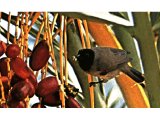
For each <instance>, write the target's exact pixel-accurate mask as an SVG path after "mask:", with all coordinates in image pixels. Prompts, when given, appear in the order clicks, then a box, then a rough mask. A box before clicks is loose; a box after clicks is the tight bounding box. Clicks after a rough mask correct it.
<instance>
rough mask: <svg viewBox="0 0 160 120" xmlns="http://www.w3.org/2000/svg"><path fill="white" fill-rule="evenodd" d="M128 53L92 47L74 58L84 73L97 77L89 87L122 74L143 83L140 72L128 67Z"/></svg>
mask: <svg viewBox="0 0 160 120" xmlns="http://www.w3.org/2000/svg"><path fill="white" fill-rule="evenodd" d="M128 54H129V52H127V51H125V50H121V49H116V48H110V47H93V48H91V49H80V50H79V51H78V54H77V55H76V56H74V60H75V61H78V63H79V66H80V67H81V69H82V70H84V71H85V72H87V73H89V74H91V75H93V76H97V77H99V78H100V79H101V80H100V81H98V82H91V83H90V86H92V85H95V84H97V83H102V82H107V81H108V80H109V79H111V78H114V77H116V76H117V75H119V74H120V72H123V73H125V74H127V75H128V76H129V77H131V78H132V79H133V80H135V81H136V82H138V83H143V82H144V76H143V75H142V73H141V72H139V71H137V70H136V69H134V68H133V67H130V66H129V65H128V62H130V61H131V60H132V58H130V57H128Z"/></svg>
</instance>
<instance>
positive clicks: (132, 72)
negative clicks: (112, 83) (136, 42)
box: [122, 65, 144, 86]
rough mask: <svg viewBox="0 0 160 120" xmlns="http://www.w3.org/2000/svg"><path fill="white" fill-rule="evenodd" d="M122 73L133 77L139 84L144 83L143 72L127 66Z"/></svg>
mask: <svg viewBox="0 0 160 120" xmlns="http://www.w3.org/2000/svg"><path fill="white" fill-rule="evenodd" d="M122 72H124V73H125V74H127V75H128V76H129V77H131V78H132V79H133V80H134V81H136V82H137V83H141V84H142V83H143V82H144V76H143V74H142V73H141V72H139V71H137V70H136V69H134V68H132V67H130V66H129V65H127V66H126V67H125V68H124V69H122ZM142 86H143V85H142Z"/></svg>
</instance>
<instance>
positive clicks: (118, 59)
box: [110, 48, 132, 65]
mask: <svg viewBox="0 0 160 120" xmlns="http://www.w3.org/2000/svg"><path fill="white" fill-rule="evenodd" d="M110 50H111V52H112V53H113V54H114V62H115V64H117V65H121V64H124V63H127V62H129V61H131V60H132V59H131V58H129V57H128V56H127V54H128V53H129V52H127V51H125V50H121V49H114V48H110Z"/></svg>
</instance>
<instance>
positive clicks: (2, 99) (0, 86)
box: [0, 73, 6, 102]
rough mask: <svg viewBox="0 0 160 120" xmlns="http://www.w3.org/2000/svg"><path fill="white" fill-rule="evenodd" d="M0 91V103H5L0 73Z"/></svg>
mask: <svg viewBox="0 0 160 120" xmlns="http://www.w3.org/2000/svg"><path fill="white" fill-rule="evenodd" d="M0 89H1V96H2V98H1V102H5V101H6V99H5V95H4V86H3V83H2V80H1V73H0Z"/></svg>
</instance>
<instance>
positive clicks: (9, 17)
mask: <svg viewBox="0 0 160 120" xmlns="http://www.w3.org/2000/svg"><path fill="white" fill-rule="evenodd" d="M10 22H11V12H9V15H8V28H7V44H9V38H10Z"/></svg>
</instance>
